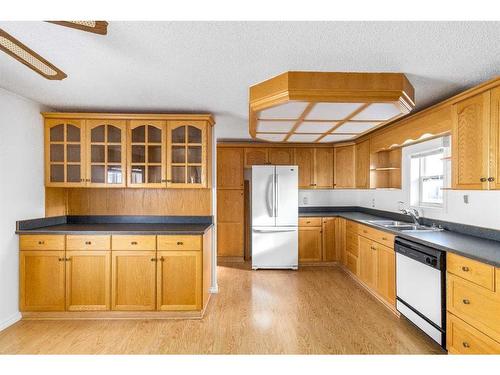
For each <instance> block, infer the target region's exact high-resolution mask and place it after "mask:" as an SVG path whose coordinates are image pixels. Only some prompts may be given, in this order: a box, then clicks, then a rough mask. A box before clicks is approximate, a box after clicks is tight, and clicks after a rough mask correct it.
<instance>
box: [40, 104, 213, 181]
mask: <svg viewBox="0 0 500 375" xmlns="http://www.w3.org/2000/svg"><path fill="white" fill-rule="evenodd" d="M57 115H61V117H60V118H59V117H58V116H57ZM65 115H67V116H68V119H62V118H63V117H64V116H63V114H44V116H45V170H46V172H45V174H46V181H45V186H47V187H96V188H99V187H100V188H110V187H122V188H123V187H131V188H207V187H210V186H209V185H210V184H211V178H210V163H211V161H210V158H211V146H212V145H211V142H212V138H211V137H212V131H211V126H212V125H213V120H212V117H211V116H210V115H185V116H184V115H154V114H153V115H145V116H144V117H145V118H144V119H141V117H140V116H138V115H125V114H123V115H121V114H120V115H117V114H99V117H100V116H102V118H99V117H98V116H96V114H89V115H87V116H86V114H83V113H82V114H70V113H68V114H65Z"/></svg>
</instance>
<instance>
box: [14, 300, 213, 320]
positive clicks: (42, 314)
mask: <svg viewBox="0 0 500 375" xmlns="http://www.w3.org/2000/svg"><path fill="white" fill-rule="evenodd" d="M207 306H208V301H207V305H206V306H205V308H204V309H203V310H201V311H200V310H198V311H25V312H23V313H22V318H23V320H63V319H67V320H87V319H89V320H101V319H102V320H107V319H132V320H139V319H202V318H203V314H204V312H205V310H206V308H207Z"/></svg>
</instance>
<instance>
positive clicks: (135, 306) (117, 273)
mask: <svg viewBox="0 0 500 375" xmlns="http://www.w3.org/2000/svg"><path fill="white" fill-rule="evenodd" d="M111 258H112V261H111V309H112V310H124V311H134V310H140V311H151V310H155V309H156V251H140V250H139V251H113V252H112V255H111Z"/></svg>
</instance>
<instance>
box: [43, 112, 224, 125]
mask: <svg viewBox="0 0 500 375" xmlns="http://www.w3.org/2000/svg"><path fill="white" fill-rule="evenodd" d="M41 114H42V116H43V118H44V119H48V118H57V119H61V118H63V119H84V120H89V119H95V120H113V119H114V120H181V121H193V120H200V121H207V122H208V123H209V124H210V125H212V126H213V125H214V124H215V121H214V118H213V116H212V115H211V114H209V113H203V114H186V113H99V112H41Z"/></svg>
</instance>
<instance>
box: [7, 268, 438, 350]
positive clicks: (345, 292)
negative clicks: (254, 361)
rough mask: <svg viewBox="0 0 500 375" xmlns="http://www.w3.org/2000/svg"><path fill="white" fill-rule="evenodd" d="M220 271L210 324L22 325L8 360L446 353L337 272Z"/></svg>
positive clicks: (11, 332)
mask: <svg viewBox="0 0 500 375" xmlns="http://www.w3.org/2000/svg"><path fill="white" fill-rule="evenodd" d="M218 270H219V288H220V292H219V294H216V295H213V296H212V299H211V301H210V304H209V307H208V310H207V312H206V315H205V317H204V319H203V320H94V321H75V320H74V321H20V322H18V323H16V324H14V325H13V326H11V327H9V328H7V329H6V330H4V331H2V332H0V353H3V354H9V353H11V354H14V353H23V354H163V353H175V354H177V353H179V354H180V353H192V354H201V353H214V354H232V353H238V354H252V353H262V354H280V353H283V354H285V353H286V354H361V353H377V354H383V353H386V354H393V353H394V354H395V353H405V354H425V353H443V351H442V349H441V348H440V347H439V346H438V345H437V344H435V343H434V342H433V341H432V340H431V339H430V338H428V337H427V336H425V335H424V334H422V333H421V332H420V331H418V330H417V329H416V328H415V327H414V326H412V325H411V324H410V323H409V322H408V321H407V320H405V319H404V318H401V319H399V318H397V317H396V316H395V315H394V314H392V313H391V312H390V311H388V310H387V309H386V308H385V307H383V306H382V305H381V304H380V303H379V302H377V301H376V300H375V299H374V298H373V297H372V296H371V295H370V294H369V293H367V292H366V291H365V290H364V289H363V288H361V287H360V286H359V285H358V284H357V283H356V282H355V281H354V280H352V279H351V277H350V276H348V275H347V274H346V273H345V272H344V271H342V270H341V269H340V268H339V267H337V266H333V267H302V268H301V269H300V270H299V271H296V272H295V271H271V270H269V271H251V270H250V266H249V264H240V265H226V266H224V265H222V266H219V268H218Z"/></svg>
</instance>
